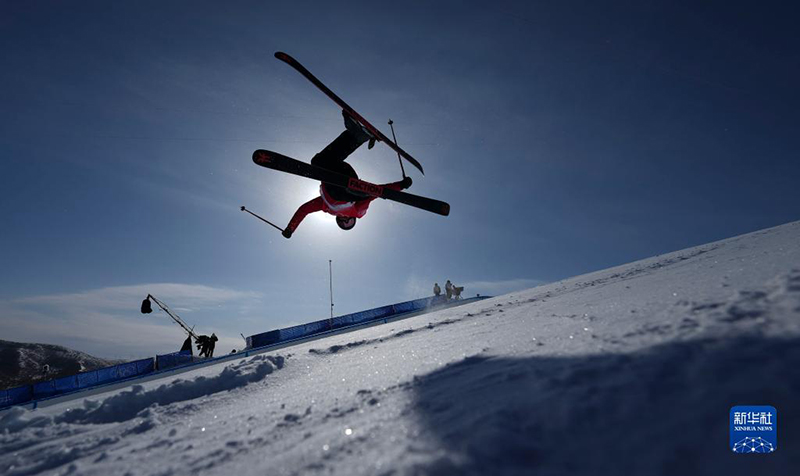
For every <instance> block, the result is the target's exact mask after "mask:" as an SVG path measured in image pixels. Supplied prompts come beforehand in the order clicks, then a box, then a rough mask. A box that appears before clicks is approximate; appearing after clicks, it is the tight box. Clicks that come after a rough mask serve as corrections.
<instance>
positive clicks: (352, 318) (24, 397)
mask: <svg viewBox="0 0 800 476" xmlns="http://www.w3.org/2000/svg"><path fill="white" fill-rule="evenodd" d="M487 297H488V296H487ZM484 299H485V298H484ZM448 302H450V301H448V300H447V298H446V297H444V296H434V297H428V298H423V299H415V300H413V301H406V302H401V303H397V304H392V305H388V306H381V307H377V308H375V309H368V310H366V311H361V312H355V313H352V314H346V315H344V316H339V317H335V318H333V319H323V320H319V321H314V322H309V323H308V324H301V325H297V326H291V327H287V328H284V329H275V330H272V331H269V332H264V333H261V334H255V335H252V336H249V337H247V338H246V341H247V348H248V349H253V348H257V347H264V346H267V345H272V344H277V343H280V342H286V341H291V340H295V339H300V338H304V337H309V336H313V335H317V334H321V333H324V332H327V331H331V330H334V329H340V328H345V327H349V326H353V325H358V324H362V323H365V322H370V321H376V320H380V319H384V318H388V317H391V316H395V315H399V314H404V313H408V312H414V311H420V310H423V309H426V308H429V307H432V306H438V305H443V304H447V303H448ZM192 362H193V358H192V355H191V351H183V352H173V353H171V354H164V355H157V356H156V357H155V358H152V357H150V358H147V359H141V360H135V361H132V362H126V363H123V364H118V365H114V366H112V367H105V368H102V369H97V370H93V371H90V372H83V373H80V374H77V375H70V376H68V377H61V378H57V379H54V380H49V381H46V382H39V383H36V384H34V385H25V386H22V387H16V388H10V389H6V390H0V408H4V407H8V406H11V405H19V404H23V403H26V402H30V401H32V400H39V399H44V398H49V397H54V396H57V395H62V394H66V393H70V392H74V391H77V390H82V389H87V388H92V387H97V386H100V385H105V384H109V383H113V382H117V381H121V380H125V379H128V378H132V377H137V376H140V375H146V374H150V373H153V372H155V371H156V370H164V369H168V368H174V367H180V366H184V365H187V364H190V363H192Z"/></svg>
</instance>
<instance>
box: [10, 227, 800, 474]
mask: <svg viewBox="0 0 800 476" xmlns="http://www.w3.org/2000/svg"><path fill="white" fill-rule="evenodd" d="M798 318H800V222H799V223H790V224H788V225H784V226H781V227H777V228H772V229H769V230H764V231H760V232H756V233H751V234H748V235H743V236H741V237H736V238H732V239H729V240H725V241H721V242H717V243H712V244H709V245H704V246H700V247H696V248H691V249H687V250H683V251H678V252H675V253H670V254H666V255H661V256H657V257H654V258H650V259H647V260H643V261H639V262H636V263H631V264H628V265H624V266H619V267H616V268H612V269H608V270H604V271H599V272H595V273H591V274H588V275H584V276H578V277H575V278H572V279H568V280H564V281H560V282H557V283H552V284H548V285H543V286H539V287H536V288H533V289H530V290H527V291H524V292H518V293H513V294H509V295H505V296H500V297H497V298H494V299H490V300H485V301H481V302H477V303H474V304H468V305H465V306H462V307H458V308H454V309H446V310H442V311H438V312H434V313H430V314H425V315H420V316H416V317H413V318H410V319H407V320H404V321H397V322H393V323H391V324H387V325H384V326H377V327H372V328H368V329H363V330H359V331H356V332H352V333H349V334H342V335H336V336H332V337H330V338H327V339H322V340H317V341H314V342H309V343H305V344H301V345H297V346H294V347H291V348H286V349H282V350H281V351H280V352H281V355H280V356H279V355H267V354H262V355H258V356H254V357H249V358H243V359H241V360H239V361H236V362H235V363H225V364H219V365H216V366H211V367H206V368H203V369H198V370H195V371H192V372H189V373H186V374H183V375H182V377H183V378H181V379H177V380H171V379H162V380H156V381H151V382H147V383H145V384H142V385H137V386H134V387H132V388H130V389H126V390H121V391H116V392H113V393H109V394H104V395H100V396H97V395H96V396H93V397H89V398H88V399H86V400H83V401H74V402H69V403H63V404H59V405H55V406H53V407H48V408H45V409H39V410H35V411H28V410H23V409H20V408H16V409H13V410H9V411H6V412H3V413H0V474H4V475H9V476H12V475H29V474H42V473H46V474H87V475H107V474H130V475H164V476H166V475H184V474H186V475H188V474H204V475H217V474H218V475H228V474H242V475H250V474H253V475H255V474H259V475H260V474H276V475H284V474H286V475H292V474H298V475H299V474H347V475H350V474H370V475H371V474H382V475H390V474H397V475H404V474H476V475H477V474H512V475H516V474H519V475H522V474H526V475H527V474H537V475H557V474H648V475H649V474H653V475H660V474H664V475H674V474H682V475H685V474H734V475H735V474H743V475H744V474H759V475H769V474H776V475H777V474H781V475H785V474H798V472H800V452H798V451H797V447H798V445H799V444H800V436H798V431H797V428H800V415H798V405H797V402H798V401H800V398H798V397H799V396H800V371H798V368H800V346H798V338H799V337H800V319H798ZM734 405H772V406H775V407H776V408H777V409H778V412H779V413H780V419H779V426H780V428H779V430H778V442H777V445H776V448H775V451H774V452H772V453H769V454H752V455H747V454H744V455H742V454H736V453H734V452H733V451H732V450H731V447H730V445H729V441H728V437H729V433H728V417H729V411H730V408H731V407H732V406H734Z"/></svg>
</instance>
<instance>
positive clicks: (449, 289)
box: [444, 279, 453, 301]
mask: <svg viewBox="0 0 800 476" xmlns="http://www.w3.org/2000/svg"><path fill="white" fill-rule="evenodd" d="M444 293H445V295H447V300H448V301H449V300H450V298H451V297H453V283H451V282H450V280H449V279H448V280H447V282H446V283H444Z"/></svg>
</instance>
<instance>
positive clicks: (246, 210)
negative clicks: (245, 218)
mask: <svg viewBox="0 0 800 476" xmlns="http://www.w3.org/2000/svg"><path fill="white" fill-rule="evenodd" d="M241 210H242V211H243V212H247V213H249V214H251V215H253V216H254V217H256V218H258V219H259V220H261V221H263V222H264V223H266V224H267V225H272V226H274V227H275V228H277V229H278V230H280V231H281V233H283V228H281V227H279V226H278V225H276V224H274V223H272V222H271V221H269V220H265V219H264V218H262V217H260V216H258V215H256V214H255V213H253V212H251V211H250V210H248V209H247V208H245V207H244V205H242V208H241Z"/></svg>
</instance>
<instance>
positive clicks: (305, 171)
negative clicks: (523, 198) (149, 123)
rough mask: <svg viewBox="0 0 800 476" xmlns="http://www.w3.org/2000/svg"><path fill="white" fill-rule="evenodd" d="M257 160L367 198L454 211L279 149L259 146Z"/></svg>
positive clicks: (254, 155)
mask: <svg viewBox="0 0 800 476" xmlns="http://www.w3.org/2000/svg"><path fill="white" fill-rule="evenodd" d="M253 162H255V163H256V164H258V165H260V166H262V167H267V168H269V169H272V170H278V171H281V172H286V173H290V174H294V175H299V176H301V177H307V178H310V179H314V180H319V181H320V182H324V183H327V184H330V185H334V186H337V187H342V188H346V189H347V190H349V191H351V192H354V193H356V194H361V195H363V196H364V197H365V198H366V197H378V198H385V199H386V200H392V201H394V202H399V203H403V204H406V205H410V206H412V207H416V208H420V209H422V210H427V211H429V212H433V213H437V214H439V215H444V216H447V215H449V214H450V205H449V204H447V203H445V202H442V201H439V200H434V199H432V198H427V197H422V196H419V195H414V194H413V193H408V192H403V191H400V190H393V189H390V188H386V187H383V186H381V185H376V184H374V183H370V182H366V181H364V180H360V179H357V178H353V177H348V176H347V175H342V174H339V173H336V172H332V171H330V170H328V169H323V168H321V167H317V166H315V165H311V164H308V163H305V162H301V161H299V160H296V159H293V158H291V157H287V156H285V155H283V154H279V153H277V152H272V151H269V150H263V149H259V150H257V151H255V152H253Z"/></svg>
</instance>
